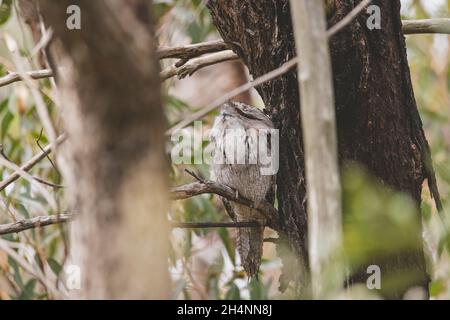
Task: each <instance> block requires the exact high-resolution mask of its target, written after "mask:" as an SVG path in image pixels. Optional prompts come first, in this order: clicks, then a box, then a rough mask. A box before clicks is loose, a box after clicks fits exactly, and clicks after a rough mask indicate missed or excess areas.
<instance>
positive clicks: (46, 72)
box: [0, 69, 53, 87]
mask: <svg viewBox="0 0 450 320" xmlns="http://www.w3.org/2000/svg"><path fill="white" fill-rule="evenodd" d="M27 75H28V76H29V77H30V78H31V79H33V80H39V79H46V78H50V77H53V71H52V70H50V69H43V70H36V71H29V72H27ZM22 80H23V79H22V77H21V76H20V74H19V73H17V72H12V73H10V74H8V75H6V76H4V77H2V78H0V87H4V86H7V85H9V84H11V83H14V82H18V81H22Z"/></svg>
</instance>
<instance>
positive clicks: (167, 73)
mask: <svg viewBox="0 0 450 320" xmlns="http://www.w3.org/2000/svg"><path fill="white" fill-rule="evenodd" d="M236 59H239V57H238V55H237V54H235V53H234V52H233V51H231V50H227V51H222V52H218V53H213V54H210V55H207V56H204V57H200V58H196V59H192V60H189V61H187V62H186V63H184V64H182V65H181V66H178V64H174V65H172V66H170V67H168V68H167V69H165V70H163V71H162V72H161V73H160V76H161V80H163V81H164V80H167V79H169V78H172V77H175V76H178V78H179V79H183V78H185V77H187V76H191V75H192V74H193V73H194V72H196V71H198V70H199V69H202V68H205V67H208V66H211V65H214V64H217V63H220V62H224V61H229V60H236Z"/></svg>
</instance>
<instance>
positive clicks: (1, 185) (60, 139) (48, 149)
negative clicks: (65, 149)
mask: <svg viewBox="0 0 450 320" xmlns="http://www.w3.org/2000/svg"><path fill="white" fill-rule="evenodd" d="M65 139H66V135H65V134H62V135H61V136H59V137H58V138H57V139H56V141H55V144H49V145H48V146H47V147H45V148H44V151H41V153H39V154H37V155H35V156H34V157H33V158H31V159H30V160H28V161H27V162H26V163H25V164H23V165H22V166H21V167H20V169H21V170H22V171H25V172H28V171H30V170H31V169H32V168H33V167H34V166H35V165H36V164H38V163H39V162H40V161H41V160H42V159H44V158H45V157H47V155H48V154H49V153H50V152H52V151H53V150H54V149H55V147H56V146H59V145H60V144H61V143H62V142H63V141H64V140H65ZM19 178H20V173H19V172H18V171H15V172H13V173H12V174H11V175H10V176H9V177H8V178H6V179H5V180H3V181H2V182H0V191H2V190H4V189H5V188H6V187H7V186H9V185H10V184H11V183H13V182H14V181H16V180H17V179H19Z"/></svg>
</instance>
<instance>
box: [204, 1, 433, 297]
mask: <svg viewBox="0 0 450 320" xmlns="http://www.w3.org/2000/svg"><path fill="white" fill-rule="evenodd" d="M333 2H334V5H335V10H334V13H333V12H331V14H329V24H330V25H332V24H334V23H336V22H337V21H339V20H340V19H342V18H343V17H344V16H345V15H346V14H347V13H348V12H350V11H351V9H352V8H354V6H355V5H356V4H357V3H359V1H342V0H336V1H333ZM374 4H376V5H378V6H380V8H381V12H382V29H381V30H373V31H371V30H369V29H367V27H366V21H367V15H365V14H363V15H361V16H360V17H359V18H358V19H356V20H355V21H354V22H353V23H352V24H351V25H349V26H348V27H347V28H346V30H344V31H342V32H340V33H339V34H338V35H336V36H335V37H333V39H332V40H331V42H330V48H331V56H332V66H333V78H334V86H335V105H336V115H337V123H338V146H339V157H340V160H341V163H344V162H346V161H348V160H351V161H357V162H359V163H360V164H362V165H364V166H365V167H366V168H367V169H368V170H369V171H370V172H371V173H372V174H374V175H375V176H376V177H378V178H379V180H380V181H382V182H383V183H386V184H388V185H390V186H392V187H393V188H394V189H396V190H398V191H403V192H406V193H408V194H409V195H411V196H412V198H413V199H414V200H415V201H416V202H417V205H419V204H420V201H421V186H422V182H423V181H424V179H427V178H428V179H429V182H431V185H433V182H434V174H433V172H432V170H431V167H430V164H431V162H430V156H429V150H428V144H427V141H426V139H425V136H424V132H423V130H422V123H421V120H420V117H419V114H418V111H417V106H416V103H415V100H414V94H413V90H412V85H411V80H410V74H409V68H408V61H407V57H406V48H405V41H404V36H403V34H402V31H401V20H400V1H399V0H392V1H391V0H389V1H384V0H379V1H374ZM208 7H209V8H210V11H211V15H212V17H213V21H214V23H215V25H216V26H217V28H218V30H219V32H220V34H221V35H222V37H223V38H224V40H225V42H227V43H228V45H229V46H230V47H231V48H232V49H233V50H234V51H235V52H236V53H237V54H238V55H239V56H240V57H241V58H242V59H243V61H244V62H245V63H246V65H247V66H248V68H249V70H250V73H251V74H252V75H253V76H254V77H257V76H261V75H262V74H264V73H267V72H269V71H271V70H273V69H275V68H277V67H279V66H280V65H282V64H283V63H284V62H286V61H288V60H289V59H291V58H293V57H294V56H295V45H294V38H293V32H292V25H291V18H290V12H289V1H288V0H276V1H272V0H245V1H242V0H229V1H219V0H210V1H209V3H208ZM300 59H301V57H300ZM257 90H258V92H259V93H260V95H261V97H262V99H263V100H264V102H265V105H266V109H267V111H268V113H269V114H270V115H271V116H272V119H273V121H274V124H275V126H276V127H277V128H279V129H280V139H281V143H280V171H279V173H278V178H277V182H278V185H277V187H278V194H277V196H278V203H279V212H280V216H281V217H282V221H281V223H282V224H283V225H284V229H285V232H286V235H287V238H288V241H289V242H290V244H291V245H292V247H293V248H294V249H295V251H296V252H297V255H298V256H299V257H300V261H301V262H302V265H303V266H302V267H303V268H302V269H299V270H297V271H298V273H305V272H306V271H305V270H306V266H307V265H308V260H307V254H306V248H307V247H306V237H307V217H306V206H305V203H306V199H305V195H306V192H305V191H306V190H305V174H304V156H303V146H302V142H301V141H302V136H301V128H300V127H299V125H298V123H299V111H298V110H299V99H298V88H297V77H296V72H295V71H292V72H289V73H288V74H286V75H284V76H282V77H280V78H278V79H275V80H273V81H270V82H268V83H266V84H265V85H262V86H260V87H258V88H257ZM433 189H434V190H433ZM432 191H433V193H434V195H435V196H437V191H436V190H435V188H434V187H433V188H432ZM417 219H420V217H417ZM417 233H418V234H417V241H418V242H420V241H421V237H420V235H421V230H417ZM380 237H382V235H380ZM420 247H421V243H420ZM376 262H378V264H379V265H381V268H382V270H385V272H386V273H390V272H394V271H395V270H397V271H398V270H408V271H414V272H415V273H416V274H418V277H417V278H415V279H413V280H412V281H411V282H410V283H409V284H408V286H407V288H404V287H402V288H398V290H397V291H396V292H394V293H393V294H390V295H386V297H388V298H399V297H401V296H402V295H403V294H404V292H405V290H407V289H408V288H410V287H412V286H422V287H424V288H426V287H427V283H428V276H427V274H426V271H425V261H424V255H423V251H420V250H419V251H417V252H407V253H402V254H401V255H398V256H394V257H389V258H387V261H384V260H383V261H381V260H380V261H376ZM365 277H367V275H366V274H361V275H360V276H356V277H354V278H353V279H352V280H353V281H365Z"/></svg>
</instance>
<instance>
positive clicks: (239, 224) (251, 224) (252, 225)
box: [170, 221, 261, 229]
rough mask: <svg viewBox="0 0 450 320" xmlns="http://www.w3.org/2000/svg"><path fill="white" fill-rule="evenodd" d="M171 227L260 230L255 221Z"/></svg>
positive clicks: (190, 223) (173, 224) (176, 226)
mask: <svg viewBox="0 0 450 320" xmlns="http://www.w3.org/2000/svg"><path fill="white" fill-rule="evenodd" d="M170 225H171V227H172V228H174V229H176V228H179V229H208V228H260V227H261V223H259V222H257V221H240V222H171V223H170Z"/></svg>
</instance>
